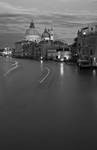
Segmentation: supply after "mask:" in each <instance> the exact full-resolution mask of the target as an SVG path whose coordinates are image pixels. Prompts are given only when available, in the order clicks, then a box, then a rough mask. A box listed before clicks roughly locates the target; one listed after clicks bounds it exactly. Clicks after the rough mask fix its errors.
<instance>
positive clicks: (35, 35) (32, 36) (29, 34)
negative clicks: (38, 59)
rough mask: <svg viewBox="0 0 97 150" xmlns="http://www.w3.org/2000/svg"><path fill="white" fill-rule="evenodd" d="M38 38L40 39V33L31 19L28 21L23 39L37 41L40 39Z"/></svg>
mask: <svg viewBox="0 0 97 150" xmlns="http://www.w3.org/2000/svg"><path fill="white" fill-rule="evenodd" d="M40 39H41V35H40V34H39V32H38V31H37V29H36V28H35V25H34V22H33V20H32V22H31V23H30V26H29V29H27V30H26V33H25V40H27V41H37V42H38V41H40Z"/></svg>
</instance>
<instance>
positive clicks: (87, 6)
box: [0, 0, 97, 45]
mask: <svg viewBox="0 0 97 150" xmlns="http://www.w3.org/2000/svg"><path fill="white" fill-rule="evenodd" d="M96 8H97V1H96V0H49V1H48V0H16V1H14V0H2V1H1V2H0V34H1V35H2V37H0V43H1V45H2V43H3V45H4V41H3V42H2V39H4V36H6V35H7V34H10V39H11V38H13V37H14V40H13V41H15V40H20V39H18V37H21V38H23V36H24V33H25V30H26V28H27V27H28V26H29V22H30V21H31V19H32V18H33V19H34V21H35V23H36V27H37V28H38V30H39V31H40V33H42V31H43V29H44V27H45V26H47V27H50V26H51V24H53V26H54V31H55V37H56V38H59V39H64V40H65V41H66V42H69V43H72V42H73V39H74V38H75V36H76V33H77V31H78V29H79V28H81V27H83V26H84V25H86V24H87V23H91V22H97V9H96ZM15 34H16V36H17V37H15ZM11 35H12V36H11ZM7 36H8V35H7ZM5 39H6V41H7V38H5ZM8 41H9V40H8ZM8 43H9V42H8Z"/></svg>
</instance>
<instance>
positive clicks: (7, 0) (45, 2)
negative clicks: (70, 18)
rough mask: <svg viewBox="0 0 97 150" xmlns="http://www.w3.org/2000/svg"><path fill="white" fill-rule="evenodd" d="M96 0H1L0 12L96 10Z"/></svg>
mask: <svg viewBox="0 0 97 150" xmlns="http://www.w3.org/2000/svg"><path fill="white" fill-rule="evenodd" d="M96 7H97V2H96V0H2V1H1V2H0V12H1V13H4V11H5V12H6V11H9V12H11V11H13V10H14V9H15V11H18V9H19V10H21V11H22V9H32V10H38V11H39V10H43V11H45V10H48V11H58V12H64V11H66V10H67V11H76V10H80V11H83V10H86V11H89V12H92V11H96Z"/></svg>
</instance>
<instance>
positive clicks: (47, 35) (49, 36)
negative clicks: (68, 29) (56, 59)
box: [41, 28, 54, 41]
mask: <svg viewBox="0 0 97 150" xmlns="http://www.w3.org/2000/svg"><path fill="white" fill-rule="evenodd" d="M41 39H42V40H45V41H49V40H51V41H53V40H54V35H53V29H46V28H45V29H44V32H43V34H42V37H41Z"/></svg>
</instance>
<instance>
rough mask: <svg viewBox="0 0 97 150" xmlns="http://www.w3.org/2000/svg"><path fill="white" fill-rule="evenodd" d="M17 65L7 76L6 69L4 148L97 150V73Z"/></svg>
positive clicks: (0, 106) (0, 119) (0, 135)
mask: <svg viewBox="0 0 97 150" xmlns="http://www.w3.org/2000/svg"><path fill="white" fill-rule="evenodd" d="M16 61H18V62H19V68H18V69H16V70H15V71H13V72H11V73H10V74H9V75H7V76H6V77H4V76H3V74H4V68H5V64H2V62H1V64H0V69H1V74H0V82H1V84H0V91H1V92H0V93H1V97H0V140H1V146H2V149H23V150H24V149H27V150H28V149H35V150H36V149H45V150H54V149H60V150H63V149H64V150H69V149H70V150H73V149H74V150H88V149H89V150H96V149H97V71H96V70H78V68H77V67H76V66H73V65H68V64H65V63H56V62H53V63H51V62H48V63H46V62H45V63H42V62H41V63H40V62H35V61H31V60H16ZM5 70H6V69H5ZM5 72H6V71H5ZM47 75H48V76H47ZM46 76H47V78H46V79H45V80H44V81H43V82H42V83H41V82H40V81H42V80H43V79H44V78H45V77H46Z"/></svg>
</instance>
